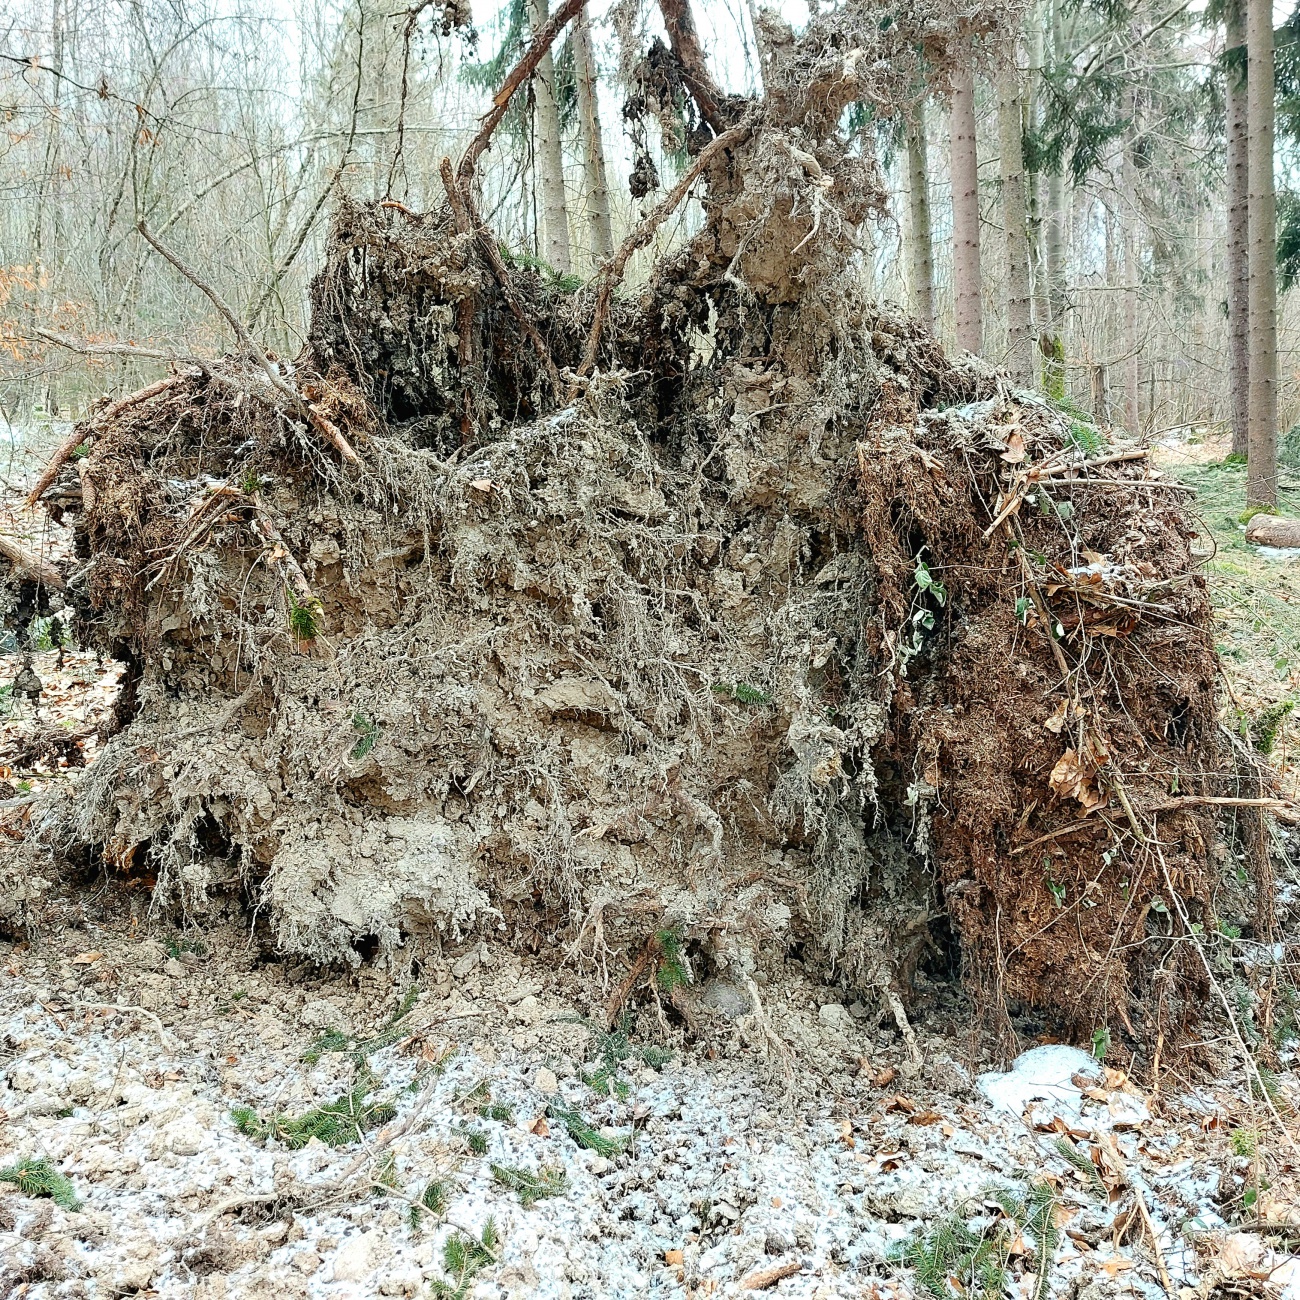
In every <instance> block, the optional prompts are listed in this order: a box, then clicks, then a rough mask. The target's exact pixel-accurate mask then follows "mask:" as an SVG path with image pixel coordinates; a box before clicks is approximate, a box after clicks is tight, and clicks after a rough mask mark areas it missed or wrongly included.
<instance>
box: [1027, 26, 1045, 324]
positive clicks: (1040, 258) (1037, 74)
mask: <svg viewBox="0 0 1300 1300" xmlns="http://www.w3.org/2000/svg"><path fill="white" fill-rule="evenodd" d="M1045 21H1046V16H1045V12H1044V10H1043V7H1042V6H1041V4H1040V5H1037V6H1035V8H1034V11H1033V12H1032V13H1031V14H1030V21H1029V39H1028V41H1027V42H1026V44H1027V46H1028V54H1029V96H1028V104H1029V126H1030V129H1031V130H1032V131H1034V132H1037V131H1038V129H1039V127H1040V126H1041V125H1042V117H1043V110H1042V95H1041V93H1040V83H1041V82H1042V78H1043V50H1044V44H1045V42H1044V36H1043V25H1044V23H1045ZM1041 190H1042V177H1041V175H1040V174H1039V172H1038V170H1037V169H1036V168H1035V169H1032V170H1031V169H1029V168H1026V170H1025V210H1026V213H1027V215H1028V222H1029V260H1030V270H1031V278H1032V281H1033V295H1034V298H1033V314H1034V326H1035V328H1036V329H1037V331H1038V332H1039V333H1040V334H1046V333H1047V332H1048V330H1049V329H1050V320H1051V312H1050V311H1049V310H1048V305H1047V268H1046V258H1045V257H1044V255H1043V202H1042V193H1041Z"/></svg>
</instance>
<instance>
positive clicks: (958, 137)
mask: <svg viewBox="0 0 1300 1300" xmlns="http://www.w3.org/2000/svg"><path fill="white" fill-rule="evenodd" d="M951 147H952V164H951V172H952V242H953V250H952V279H953V292H954V298H955V302H956V317H957V346H958V347H959V348H965V349H966V351H967V352H979V351H980V350H981V348H982V347H983V342H984V340H983V319H982V315H981V307H980V287H981V277H980V192H979V156H978V154H977V152H976V146H975V74H974V72H973V71H972V70H971V68H970V65H969V63H968V64H966V65H965V66H964V67H960V68H958V69H957V70H956V71H955V72H954V73H953V74H952V135H951Z"/></svg>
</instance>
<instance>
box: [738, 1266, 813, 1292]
mask: <svg viewBox="0 0 1300 1300" xmlns="http://www.w3.org/2000/svg"><path fill="white" fill-rule="evenodd" d="M802 1268H803V1260H801V1259H790V1260H786V1262H785V1263H784V1264H775V1265H773V1267H771V1268H762V1269H759V1270H758V1271H757V1272H754V1273H751V1274H750V1275H749V1276H748V1277H747V1278H745V1280H744V1281H743V1282H741V1284H740V1289H741V1290H742V1291H766V1290H767V1288H768V1287H770V1286H775V1285H776V1284H777V1283H778V1282H779V1281H781V1279H782V1278H786V1277H793V1276H794V1275H795V1274H796V1273H798V1272H799V1271H800V1270H801V1269H802Z"/></svg>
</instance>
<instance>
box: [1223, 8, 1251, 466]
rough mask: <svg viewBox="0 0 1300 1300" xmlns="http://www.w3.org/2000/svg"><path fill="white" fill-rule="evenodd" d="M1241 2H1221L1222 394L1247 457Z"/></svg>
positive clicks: (1237, 450)
mask: <svg viewBox="0 0 1300 1300" xmlns="http://www.w3.org/2000/svg"><path fill="white" fill-rule="evenodd" d="M1243 3H1244V0H1227V7H1226V9H1225V12H1224V18H1225V23H1226V28H1227V47H1228V48H1227V50H1226V51H1225V54H1224V65H1225V69H1226V76H1225V82H1226V88H1227V103H1226V105H1225V110H1226V112H1225V116H1226V119H1227V120H1226V123H1225V126H1226V131H1227V137H1228V394H1229V406H1230V410H1231V412H1232V450H1233V452H1234V454H1236V455H1238V456H1244V455H1245V454H1246V451H1247V427H1248V421H1249V409H1250V400H1249V397H1250V223H1249V213H1250V206H1249V195H1250V179H1249V177H1250V169H1249V157H1248V154H1247V122H1246V21H1245V14H1244V12H1243V10H1242V5H1243Z"/></svg>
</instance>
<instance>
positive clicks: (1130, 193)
mask: <svg viewBox="0 0 1300 1300" xmlns="http://www.w3.org/2000/svg"><path fill="white" fill-rule="evenodd" d="M1121 111H1122V112H1123V114H1124V117H1125V118H1126V119H1127V120H1128V122H1129V130H1128V134H1127V135H1126V136H1125V139H1124V158H1123V163H1122V168H1123V173H1122V174H1123V177H1124V197H1125V199H1126V200H1127V202H1128V204H1129V205H1130V206H1129V212H1128V219H1127V220H1126V221H1123V222H1122V223H1121V228H1122V230H1123V232H1124V428H1125V430H1126V431H1127V432H1128V433H1129V434H1130V435H1131V436H1133V437H1136V436H1137V434H1138V431H1139V429H1140V427H1141V422H1142V413H1141V403H1142V394H1141V380H1142V376H1141V366H1140V357H1139V355H1138V348H1139V339H1138V287H1139V285H1140V283H1141V269H1140V267H1139V265H1138V260H1139V239H1138V223H1139V221H1140V219H1141V211H1140V208H1139V206H1138V197H1137V187H1138V179H1137V163H1136V161H1135V160H1134V156H1133V151H1134V148H1135V144H1136V136H1137V105H1136V100H1135V97H1134V94H1133V89H1132V86H1131V85H1130V86H1129V87H1128V88H1127V89H1126V90H1125V91H1124V96H1123V106H1122V109H1121Z"/></svg>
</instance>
